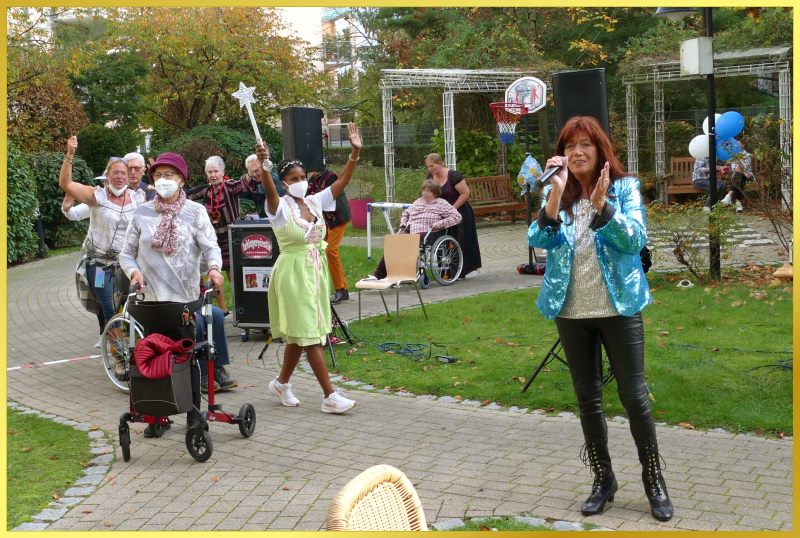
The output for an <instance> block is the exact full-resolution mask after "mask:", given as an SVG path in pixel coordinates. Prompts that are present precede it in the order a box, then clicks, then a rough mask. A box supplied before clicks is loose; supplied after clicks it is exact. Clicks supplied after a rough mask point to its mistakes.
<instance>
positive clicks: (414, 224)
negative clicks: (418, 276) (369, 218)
mask: <svg viewBox="0 0 800 538" xmlns="http://www.w3.org/2000/svg"><path fill="white" fill-rule="evenodd" d="M441 195H442V187H441V186H440V185H439V184H438V183H436V182H435V181H434V180H432V179H426V180H425V181H424V182H423V183H422V196H420V197H419V198H417V199H416V200H414V203H413V204H411V206H410V207H408V208H406V210H405V211H403V215H402V216H401V217H400V227H399V228H398V230H397V231H398V233H401V234H418V235H419V238H420V243H421V242H422V239H423V238H424V237H425V235H426V234H427V233H428V232H429V231H431V230H433V231H434V232H437V231H439V232H441V231H444V230H447V228H449V227H451V226H455V225H457V224H458V223H459V222H461V213H459V212H458V210H457V209H456V208H454V207H453V206H452V205H450V203H449V202H447V200H445V199H444V198H441ZM382 278H386V261H385V260H384V259H383V258H381V261H380V262H379V263H378V266H377V267H376V268H375V271H374V272H373V273H372V274H371V275H369V276H367V280H380V279H382Z"/></svg>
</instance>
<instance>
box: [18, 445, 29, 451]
mask: <svg viewBox="0 0 800 538" xmlns="http://www.w3.org/2000/svg"><path fill="white" fill-rule="evenodd" d="M19 451H20V452H30V451H31V449H30V448H29V447H27V446H24V447H22V448H20V449H19Z"/></svg>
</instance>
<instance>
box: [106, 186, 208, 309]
mask: <svg viewBox="0 0 800 538" xmlns="http://www.w3.org/2000/svg"><path fill="white" fill-rule="evenodd" d="M160 222H161V214H160V213H159V212H157V211H156V209H155V202H154V201H150V202H147V203H145V204H143V205H140V206H139V208H138V209H137V210H136V212H135V213H134V215H133V219H131V223H130V225H129V226H128V230H127V233H126V234H125V246H124V247H123V249H122V252H121V253H120V255H119V263H120V266H121V267H122V270H123V271H125V274H126V275H127V276H128V278H130V276H131V273H133V271H137V270H138V271H141V273H142V276H144V279H145V282H146V284H147V285H146V286H145V289H144V292H145V296H147V298H148V299H150V300H155V301H176V302H188V301H195V300H197V299H198V298H199V297H200V276H201V272H200V268H201V262H202V266H203V268H206V267H211V266H213V265H216V266H217V267H222V253H221V252H220V248H219V245H218V244H217V235H216V233H215V232H214V227H213V226H212V224H211V219H209V217H208V211H206V208H205V207H203V206H202V205H200V204H198V203H197V202H192V201H191V200H186V202H185V203H184V205H183V207H182V208H181V211H180V213H178V215H177V216H176V223H177V226H178V242H177V245H176V248H175V252H173V253H172V254H169V255H167V254H164V253H163V252H161V251H159V250H155V249H154V248H153V247H152V246H151V242H152V241H153V234H155V232H156V230H157V229H158V225H159V223H160Z"/></svg>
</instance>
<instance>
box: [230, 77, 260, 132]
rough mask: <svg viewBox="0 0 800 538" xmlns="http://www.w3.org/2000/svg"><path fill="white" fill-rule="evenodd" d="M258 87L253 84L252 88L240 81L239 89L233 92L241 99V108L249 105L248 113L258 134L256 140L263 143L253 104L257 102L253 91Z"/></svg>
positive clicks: (254, 130)
mask: <svg viewBox="0 0 800 538" xmlns="http://www.w3.org/2000/svg"><path fill="white" fill-rule="evenodd" d="M255 89H256V87H255V86H253V87H252V88H248V87H247V86H245V85H244V82H240V83H239V90H238V91H236V92H234V93H232V94H231V95H233V96H234V97H235V98H237V99H238V100H239V108H241V107H247V115H248V116H250V123H251V124H252V125H253V133H255V135H256V142H257V143H259V144H260V143H261V133H260V132H259V131H258V125H257V124H256V117H255V116H254V115H253V106H252V104H253V103H255V102H256V98H255V97H253V92H254V91H255Z"/></svg>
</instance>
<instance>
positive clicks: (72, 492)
mask: <svg viewBox="0 0 800 538" xmlns="http://www.w3.org/2000/svg"><path fill="white" fill-rule="evenodd" d="M94 489H95V488H93V487H89V486H82V487H72V488H68V489H67V490H66V491H65V492H64V496H65V497H86V496H87V495H91V494H92V492H93V491H94Z"/></svg>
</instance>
